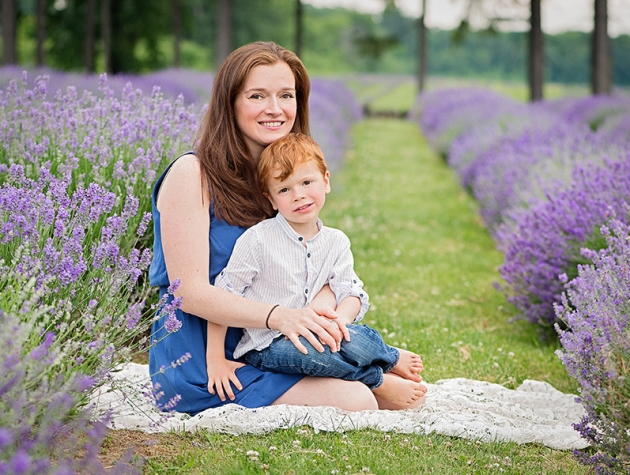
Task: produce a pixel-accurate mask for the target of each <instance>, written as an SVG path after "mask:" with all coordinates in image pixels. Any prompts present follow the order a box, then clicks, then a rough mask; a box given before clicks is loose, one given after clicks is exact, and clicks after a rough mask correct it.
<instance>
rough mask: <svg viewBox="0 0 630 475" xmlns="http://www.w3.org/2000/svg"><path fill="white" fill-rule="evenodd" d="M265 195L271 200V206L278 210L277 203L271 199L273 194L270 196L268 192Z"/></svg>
mask: <svg viewBox="0 0 630 475" xmlns="http://www.w3.org/2000/svg"><path fill="white" fill-rule="evenodd" d="M263 195H265V198H267V199H268V200H269V202H270V203H271V206H272V208H273V209H274V210H276V211H278V207H277V206H276V203H275V202H274V201H273V200H272V199H271V196H269V195H268V194H267V193H263Z"/></svg>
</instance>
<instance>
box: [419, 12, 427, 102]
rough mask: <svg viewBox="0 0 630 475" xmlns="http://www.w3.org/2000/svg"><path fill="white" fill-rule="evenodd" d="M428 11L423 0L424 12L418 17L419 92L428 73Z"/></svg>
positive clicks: (422, 88)
mask: <svg viewBox="0 0 630 475" xmlns="http://www.w3.org/2000/svg"><path fill="white" fill-rule="evenodd" d="M426 12H427V0H422V12H421V13H420V18H419V19H418V93H420V92H422V91H423V90H424V82H425V79H426V74H427V27H426V25H425V23H424V20H425V18H426Z"/></svg>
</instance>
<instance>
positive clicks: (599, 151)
mask: <svg viewBox="0 0 630 475" xmlns="http://www.w3.org/2000/svg"><path fill="white" fill-rule="evenodd" d="M412 120H414V121H416V122H417V123H418V125H419V126H420V127H421V129H422V131H423V132H424V134H425V135H426V137H427V139H428V140H429V142H430V144H431V146H432V147H433V148H434V149H435V150H436V151H437V152H439V153H440V154H441V155H442V156H443V157H444V158H445V160H446V161H447V163H448V164H449V165H450V166H451V167H452V169H453V170H454V171H455V173H456V174H457V176H458V177H459V179H460V182H461V184H462V186H464V187H465V188H466V189H468V190H469V192H470V193H471V194H472V195H473V196H474V197H475V198H476V200H477V201H478V204H479V209H480V213H481V216H482V218H483V220H484V223H485V225H486V227H487V228H488V230H489V232H490V233H491V235H492V236H493V238H494V239H495V242H496V245H497V248H498V249H499V250H500V251H501V252H502V253H503V254H504V262H503V264H502V265H501V267H500V274H501V277H502V282H500V283H497V287H498V288H499V290H501V291H502V292H504V293H505V295H506V296H507V299H508V300H509V301H510V302H511V303H512V304H513V305H514V307H515V309H516V314H517V318H520V319H525V320H527V321H529V322H531V323H532V324H534V325H538V326H539V327H540V328H541V335H542V336H545V337H547V338H549V337H552V338H553V336H552V335H553V334H556V335H558V336H559V339H560V342H561V344H562V349H561V350H559V351H558V356H559V357H560V358H561V360H562V362H563V363H564V365H565V367H566V368H567V371H568V373H569V374H570V375H571V376H572V377H573V378H575V379H576V380H577V381H578V383H579V384H580V387H581V401H582V403H583V405H584V407H585V408H586V411H587V416H586V417H585V419H584V420H583V421H582V422H581V423H580V424H578V425H576V429H577V430H579V431H580V433H581V434H582V436H583V437H584V438H586V439H587V440H588V441H589V442H590V443H591V444H592V446H593V447H594V448H595V449H596V450H595V451H592V452H590V453H588V454H587V453H582V454H580V457H581V460H582V462H583V463H585V464H587V465H592V466H594V467H595V468H596V470H597V473H627V470H628V462H629V460H630V449H629V447H630V445H629V442H630V436H629V435H628V429H629V428H630V409H629V407H628V401H629V400H630V382H629V381H628V380H627V378H626V374H627V368H628V365H629V364H630V327H629V319H630V257H629V255H630V254H629V253H630V227H629V225H630V96H628V95H624V94H621V93H618V94H616V95H613V96H610V97H608V96H598V97H588V98H581V99H562V100H556V101H544V102H540V103H535V104H527V105H526V104H523V103H519V102H516V101H513V100H511V99H509V98H508V97H505V96H503V95H501V94H497V93H495V92H492V91H490V90H486V89H473V88H458V89H444V90H439V91H433V92H428V93H425V94H422V95H420V96H419V97H418V98H417V101H416V103H415V105H414V110H413V112H412Z"/></svg>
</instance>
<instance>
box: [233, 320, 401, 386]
mask: <svg viewBox="0 0 630 475" xmlns="http://www.w3.org/2000/svg"><path fill="white" fill-rule="evenodd" d="M348 331H349V332H350V341H346V340H342V341H341V349H340V350H339V351H338V352H336V353H332V352H331V351H330V347H328V346H324V352H323V353H320V352H319V351H317V350H316V349H315V348H313V346H312V345H311V344H310V343H309V342H308V341H307V340H306V339H305V338H304V337H300V341H301V342H302V343H303V344H304V346H305V347H306V349H307V350H308V354H306V355H305V354H303V353H300V351H299V350H298V349H297V348H296V347H295V345H294V344H293V342H291V340H288V339H286V338H285V337H284V336H280V337H278V338H276V339H275V340H274V341H273V342H272V343H271V345H270V346H268V347H267V348H265V349H263V350H260V351H258V350H252V351H250V352H248V353H246V354H245V355H244V356H243V359H244V360H245V361H246V362H247V363H248V364H250V365H252V366H255V367H257V368H260V369H264V370H268V371H275V372H276V373H286V374H307V375H309V376H327V377H332V378H340V379H345V380H349V381H361V382H362V383H363V384H365V385H366V386H368V387H369V388H370V389H375V388H377V387H379V386H380V385H381V384H383V373H387V372H389V371H391V369H392V368H393V367H394V366H396V363H398V359H399V358H400V352H399V351H398V350H397V349H396V348H393V347H391V346H389V345H387V344H385V342H384V341H383V338H382V337H381V335H380V334H379V333H378V332H377V331H376V330H374V329H373V328H370V327H368V326H367V325H348Z"/></svg>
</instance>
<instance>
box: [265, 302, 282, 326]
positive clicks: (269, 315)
mask: <svg viewBox="0 0 630 475" xmlns="http://www.w3.org/2000/svg"><path fill="white" fill-rule="evenodd" d="M279 306H280V305H279V304H276V305H274V306H273V307H271V310H269V313H268V314H267V320H265V326H266V327H267V328H269V330H271V327H270V326H269V317H271V312H273V311H274V310H275V309H276V308H277V307H279Z"/></svg>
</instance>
